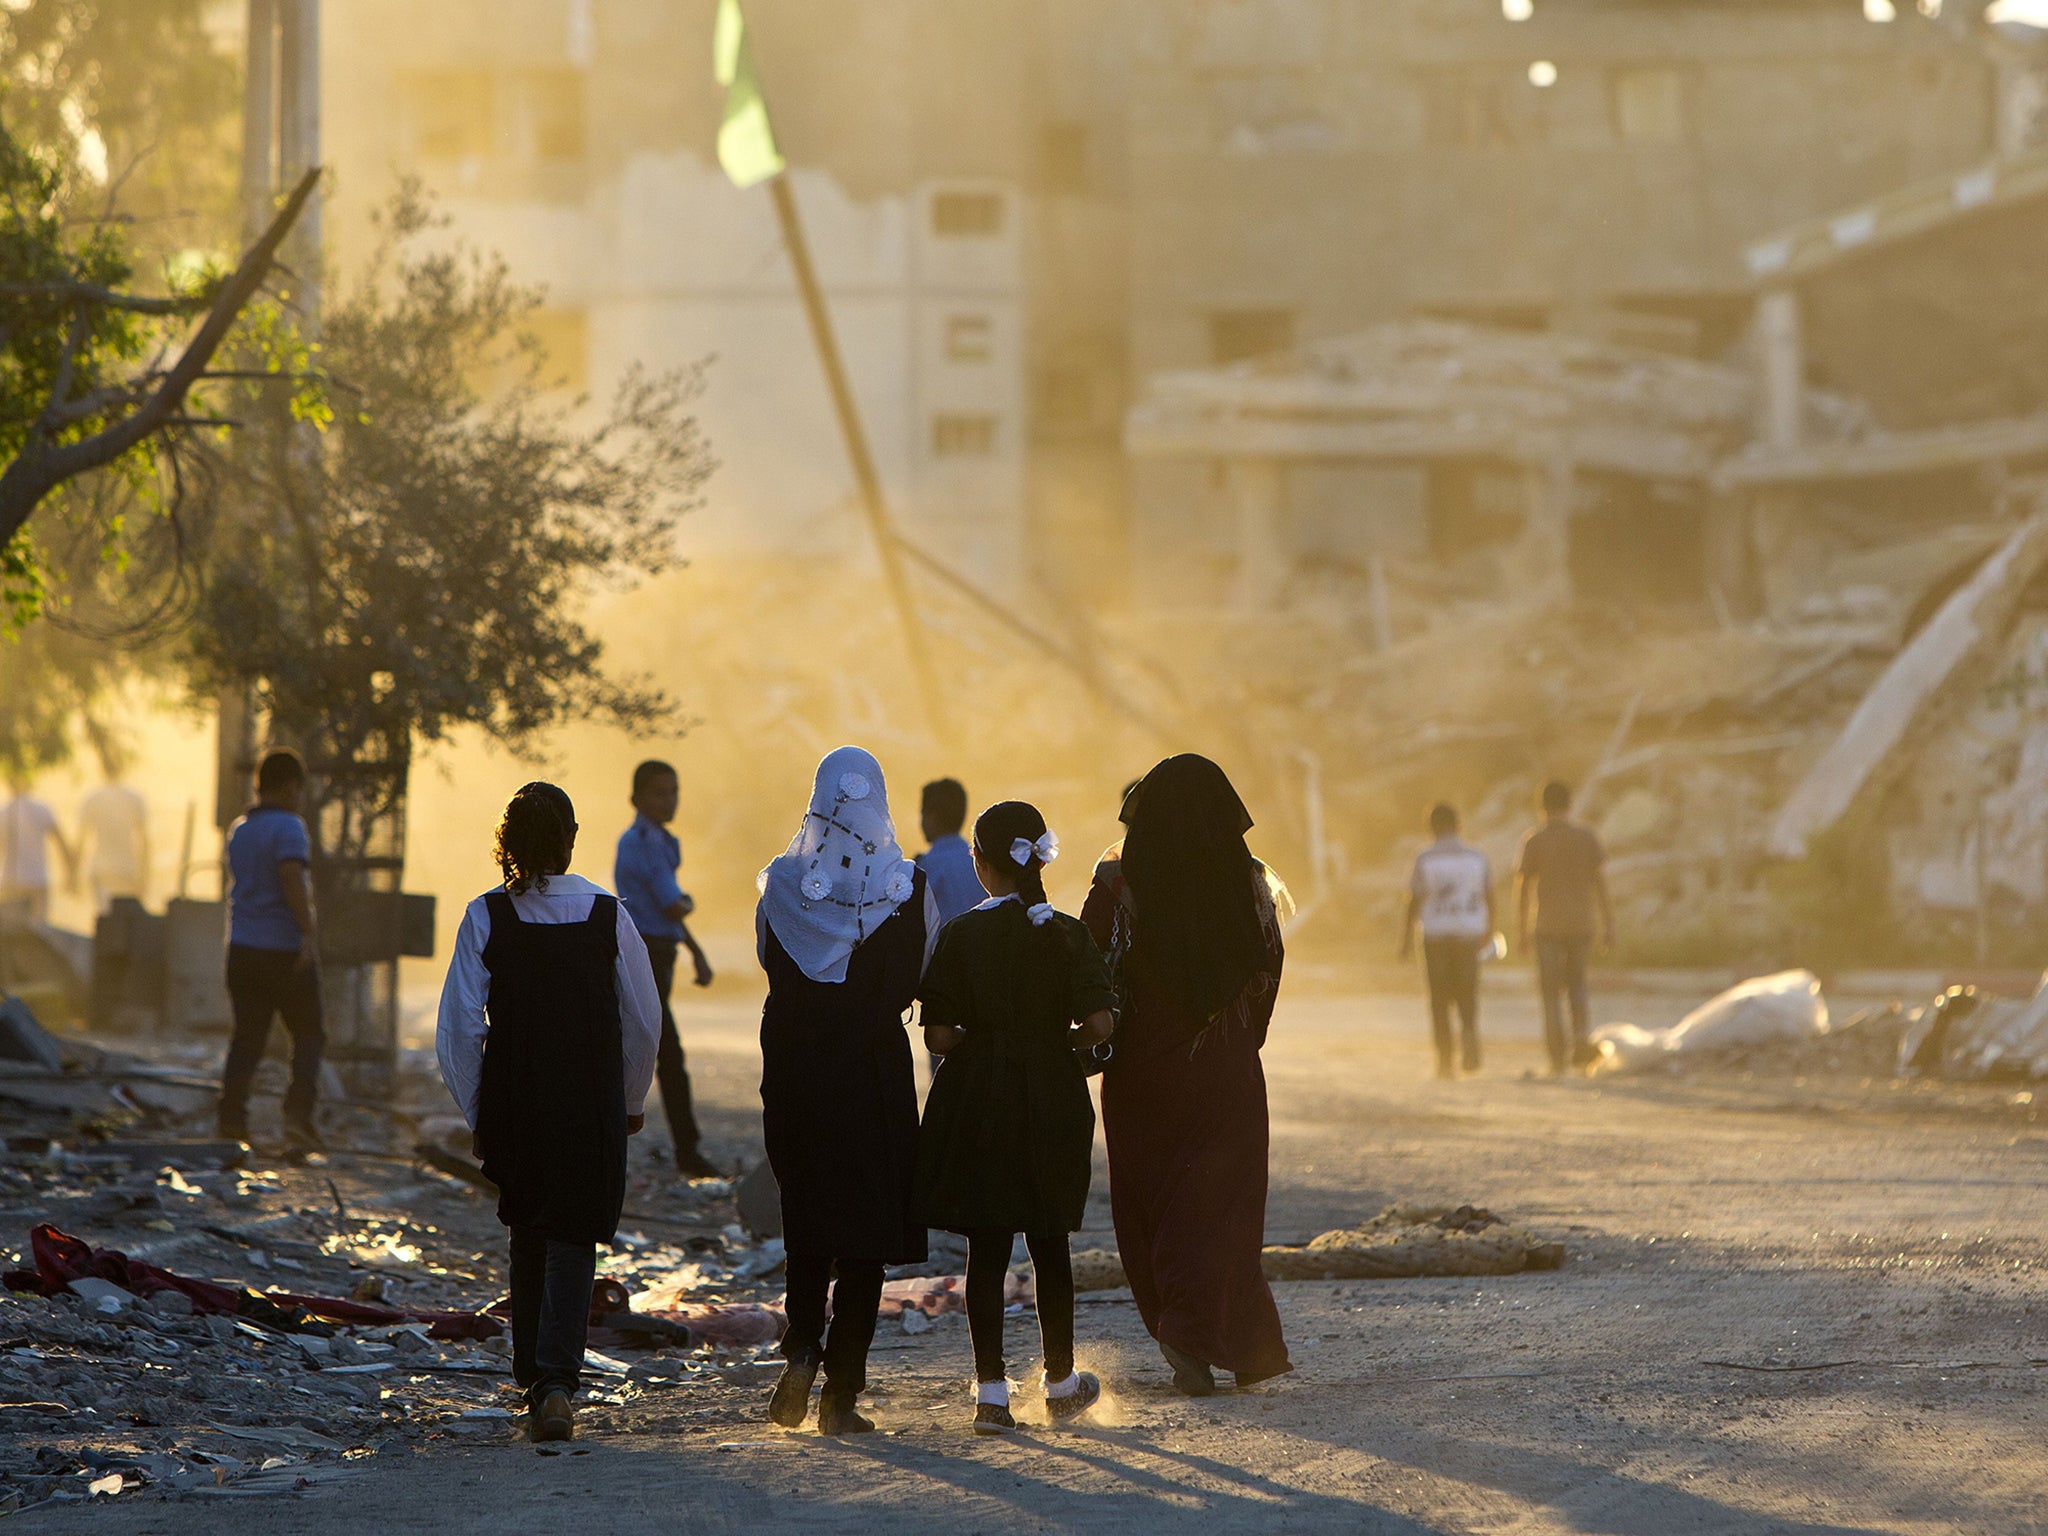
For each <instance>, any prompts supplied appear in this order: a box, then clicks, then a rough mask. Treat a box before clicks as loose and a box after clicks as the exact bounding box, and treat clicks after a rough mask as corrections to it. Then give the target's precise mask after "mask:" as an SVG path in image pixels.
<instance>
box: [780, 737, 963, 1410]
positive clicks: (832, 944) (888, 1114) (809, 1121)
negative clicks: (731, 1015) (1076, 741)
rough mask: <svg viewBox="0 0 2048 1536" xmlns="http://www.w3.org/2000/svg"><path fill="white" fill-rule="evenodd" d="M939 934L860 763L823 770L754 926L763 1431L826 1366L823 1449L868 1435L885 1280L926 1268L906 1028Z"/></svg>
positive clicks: (847, 756) (852, 754)
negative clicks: (864, 1402)
mask: <svg viewBox="0 0 2048 1536" xmlns="http://www.w3.org/2000/svg"><path fill="white" fill-rule="evenodd" d="M937 931H938V907H937V903H936V902H935V901H934V900H933V899H932V896H931V893H930V892H929V891H928V890H927V889H926V888H925V878H924V872H923V871H922V870H920V869H918V868H916V867H915V866H914V865H913V864H912V863H911V862H910V860H908V859H906V858H905V857H904V856H903V850H902V848H901V847H900V846H898V844H897V842H896V824H895V822H894V821H893V820H891V819H890V816H889V791H888V788H887V786H886V785H884V783H883V782H882V767H881V764H879V763H877V762H876V761H875V760H874V758H873V757H871V756H870V755H869V754H868V753H866V752H863V751H862V750H861V749H860V748H859V747H841V748H839V749H838V750H837V751H836V752H832V753H829V754H828V755H827V756H826V758H825V760H824V761H823V762H821V763H820V764H819V765H818V773H817V778H816V780H815V781H814V783H813V784H812V788H811V802H810V805H809V807H808V808H807V809H806V810H805V812H804V818H803V821H802V822H801V823H800V824H799V825H798V827H797V831H796V836H795V837H793V838H791V839H790V843H789V847H788V849H787V850H785V851H784V853H783V855H782V857H780V858H778V859H777V860H775V862H774V863H772V864H770V865H769V866H768V867H767V868H766V869H764V870H763V871H761V903H760V906H759V907H758V908H757V909H756V912H755V934H756V941H757V943H758V946H759V953H760V957H761V966H762V968H763V969H764V970H765V971H767V973H768V1001H767V1003H766V1005H765V1006H763V1008H762V1010H761V1129H762V1134H763V1138H764V1140H765V1141H766V1142H767V1150H768V1162H769V1165H770V1166H771V1167H772V1168H773V1169H774V1170H775V1178H776V1182H777V1183H778V1184H779V1185H780V1186H781V1188H782V1239H783V1243H784V1245H785V1247H786V1249H787V1251H788V1254H789V1258H788V1262H787V1265H786V1267H785V1270H784V1273H785V1274H786V1276H787V1277H788V1287H787V1310H788V1315H789V1327H788V1329H787V1331H786V1332H785V1333H784V1334H783V1338H782V1353H783V1357H784V1358H785V1359H786V1360H788V1362H789V1365H788V1367H787V1368H786V1369H785V1370H784V1371H783V1373H782V1379H781V1380H780V1381H778V1382H777V1383H776V1386H775V1392H774V1395H773V1397H771V1398H770V1400H769V1403H768V1417H769V1418H770V1420H772V1421H773V1422H774V1423H777V1424H780V1425H782V1426H783V1427H784V1428H785V1429H795V1428H797V1427H798V1426H799V1425H801V1424H802V1423H803V1422H804V1418H805V1416H806V1415H807V1414H808V1413H809V1412H810V1402H811V1387H812V1385H813V1383H814V1382H815V1381H816V1379H817V1376H818V1372H819V1369H820V1368H821V1367H822V1368H823V1370H824V1373H825V1385H824V1389H823V1391H821V1392H820V1393H819V1396H818V1429H819V1430H820V1432H822V1433H824V1434H828V1435H849V1434H861V1433H864V1432H865V1431H868V1430H871V1429H873V1428H874V1427H875V1426H874V1422H873V1421H872V1420H870V1419H869V1418H867V1417H866V1415H864V1414H862V1413H861V1412H860V1410H859V1408H858V1407H857V1406H856V1405H855V1399H856V1398H857V1397H858V1396H859V1395H860V1393H861V1391H862V1390H863V1389H864V1388H865V1387H866V1385H867V1362H868V1346H869V1345H870V1344H871V1343H873V1342H874V1336H875V1317H876V1314H877V1312H878V1311H879V1310H880V1307H881V1303H882V1272H883V1269H884V1268H885V1266H887V1265H890V1264H915V1263H917V1262H918V1261H919V1260H921V1259H922V1258H923V1257H924V1256H925V1229H924V1225H923V1223H921V1222H919V1221H917V1220H916V1219H915V1218H914V1217H913V1215H912V1212H911V1209H910V1179H911V1174H912V1173H913V1172H914V1170H915V1165H916V1161H917V1083H916V1077H915V1075H914V1073H913V1070H912V1067H911V1060H910V1037H909V1034H908V1032H907V1031H906V1030H905V1029H904V1026H903V1015H904V1011H905V1010H906V1009H908V1008H909V1007H910V1004H911V1001H912V999H914V998H915V997H916V995H917V983H918V980H919V978H920V977H922V976H923V975H924V965H925V960H926V958H927V957H928V955H929V954H930V949H929V945H928V937H929V935H931V934H934V933H936V932H937ZM835 1282H836V1283H835ZM828 1293H829V1296H830V1308H831V1314H832V1326H831V1331H830V1332H829V1334H828V1333H827V1331H826V1327H825V1314H826V1308H827V1296H828Z"/></svg>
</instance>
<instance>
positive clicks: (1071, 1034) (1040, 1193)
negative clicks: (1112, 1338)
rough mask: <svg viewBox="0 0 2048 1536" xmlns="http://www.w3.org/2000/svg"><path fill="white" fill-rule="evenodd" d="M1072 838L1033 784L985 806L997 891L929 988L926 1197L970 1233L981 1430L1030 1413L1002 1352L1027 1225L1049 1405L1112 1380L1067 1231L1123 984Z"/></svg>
mask: <svg viewBox="0 0 2048 1536" xmlns="http://www.w3.org/2000/svg"><path fill="white" fill-rule="evenodd" d="M1058 856H1059V839H1058V838H1056V837H1054V836H1053V835H1052V833H1051V832H1049V831H1047V830H1046V825H1045V818H1044V817H1043V816H1041V815H1039V813H1038V812H1037V811H1036V810H1035V809H1033V808H1032V807H1031V806H1029V805H1026V804H1024V803H1023V802H1022V801H1021V800H1008V801H1005V802H1003V803H1002V804H1000V805H992V806H990V807H989V808H988V809H987V810H986V811H984V812H982V814H981V819H980V820H978V821H977V822H975V824H974V870H975V873H976V874H977V875H978V876H980V878H981V883H982V886H983V888H984V889H985V890H987V891H988V893H989V899H988V900H987V901H985V902H983V903H982V904H981V905H980V906H978V907H976V908H974V910H972V911H971V912H964V913H962V914H961V915H960V916H958V917H956V918H954V919H953V921H952V922H950V923H948V924H946V927H945V931H944V932H943V933H941V934H940V935H939V944H938V949H937V952H936V953H934V954H933V956H932V963H931V967H930V969H929V970H927V971H926V973H925V979H924V987H923V989H922V991H920V993H919V994H918V995H919V996H920V997H921V998H922V999H923V1002H924V1014H923V1018H924V1037H925V1044H926V1045H927V1046H929V1047H930V1048H931V1050H932V1051H933V1052H934V1054H936V1055H939V1056H941V1057H943V1058H944V1062H943V1064H942V1065H941V1066H940V1068H939V1070H938V1073H937V1075H935V1076H934V1077H933V1079H932V1090H931V1093H930V1095H929V1096H928V1097H927V1098H926V1099H925V1106H924V1129H923V1131H922V1132H921V1133H920V1135H919V1137H918V1153H917V1212H918V1216H919V1218H920V1219H922V1220H923V1221H924V1222H926V1223H927V1224H928V1225H930V1226H934V1227H941V1228H944V1229H945V1230H947V1231H951V1232H958V1233H961V1234H963V1235H964V1236H965V1237H966V1238H967V1323H968V1330H969V1332H970V1333H971V1334H972V1335H973V1339H974V1367H975V1377H976V1386H975V1409H974V1426H973V1427H974V1432H975V1433H976V1434H983V1435H993V1434H1002V1433H1005V1432H1007V1431H1009V1430H1012V1429H1014V1428H1016V1420H1015V1418H1014V1417H1013V1416H1012V1415H1011V1412H1010V1387H1009V1375H1008V1371H1007V1369H1006V1368H1005V1365H1004V1361H1003V1278H1004V1275H1005V1273H1006V1272H1007V1270H1008V1269H1009V1262H1010V1248H1011V1245H1012V1243H1014V1242H1015V1240H1016V1236H1017V1234H1018V1233H1020V1232H1021V1233H1023V1234H1024V1238H1025V1242H1026V1243H1027V1244H1028V1245H1029V1247H1030V1249H1031V1263H1032V1270H1033V1276H1034V1280H1035V1285H1036V1290H1037V1310H1038V1327H1039V1334H1040V1338H1041V1341H1042V1342H1043V1344H1044V1346H1045V1377H1044V1387H1045V1409H1046V1416H1047V1418H1048V1419H1050V1420H1051V1421H1052V1422H1054V1423H1065V1422H1068V1421H1070V1420H1073V1419H1076V1418H1078V1417H1080V1416H1081V1415H1082V1414H1084V1413H1086V1412H1087V1411H1088V1409H1089V1408H1090V1407H1091V1406H1092V1405H1093V1404H1094V1403H1095V1401H1096V1399H1097V1398H1098V1397H1099V1396H1100V1395H1101V1392H1102V1386H1101V1383H1100V1382H1098V1381H1097V1380H1096V1379H1095V1377H1093V1376H1091V1375H1089V1374H1088V1373H1087V1372H1085V1371H1077V1370H1075V1368H1074V1275H1073V1266H1072V1264H1071V1262H1070V1260H1069V1257H1068V1254H1067V1235H1068V1234H1069V1233H1071V1232H1075V1231H1078V1230H1079V1228H1080V1226H1081V1221H1082V1217H1083V1214H1084V1212H1085V1210H1086V1207H1087V1204H1088V1180H1089V1174H1090V1171H1091V1170H1090V1163H1091V1158H1092V1153H1093V1149H1094V1145H1095V1107H1094V1105H1093V1104H1092V1103H1090V1101H1089V1098H1088V1080H1087V1075H1086V1074H1087V1071H1088V1069H1089V1067H1090V1066H1091V1065H1094V1064H1096V1063H1095V1060H1094V1058H1095V1056H1096V1055H1097V1054H1098V1053H1101V1052H1105V1051H1106V1050H1107V1044H1108V1040H1109V1037H1110V1031H1111V1029H1112V1027H1113V1025H1114V1022H1115V1021H1114V1015H1113V1009H1114V1007H1115V1003H1116V994H1115V992H1114V991H1113V990H1112V989H1111V986H1110V980H1109V973H1108V970H1107V969H1106V967H1105V966H1104V964H1103V960H1102V955H1101V953H1100V951H1098V950H1097V949H1096V947H1095V940H1094V939H1093V938H1092V937H1091V936H1090V935H1089V932H1088V930H1087V929H1086V928H1085V927H1083V926H1082V924H1081V921H1080V919H1079V918H1074V917H1067V916H1065V915H1063V914H1061V913H1059V912H1057V911H1055V910H1054V909H1053V906H1052V903H1051V902H1049V901H1048V900H1046V895H1045V877H1044V871H1045V866H1046V865H1047V864H1049V863H1051V862H1052V861H1053V860H1054V859H1055V858H1057V857H1058Z"/></svg>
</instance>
